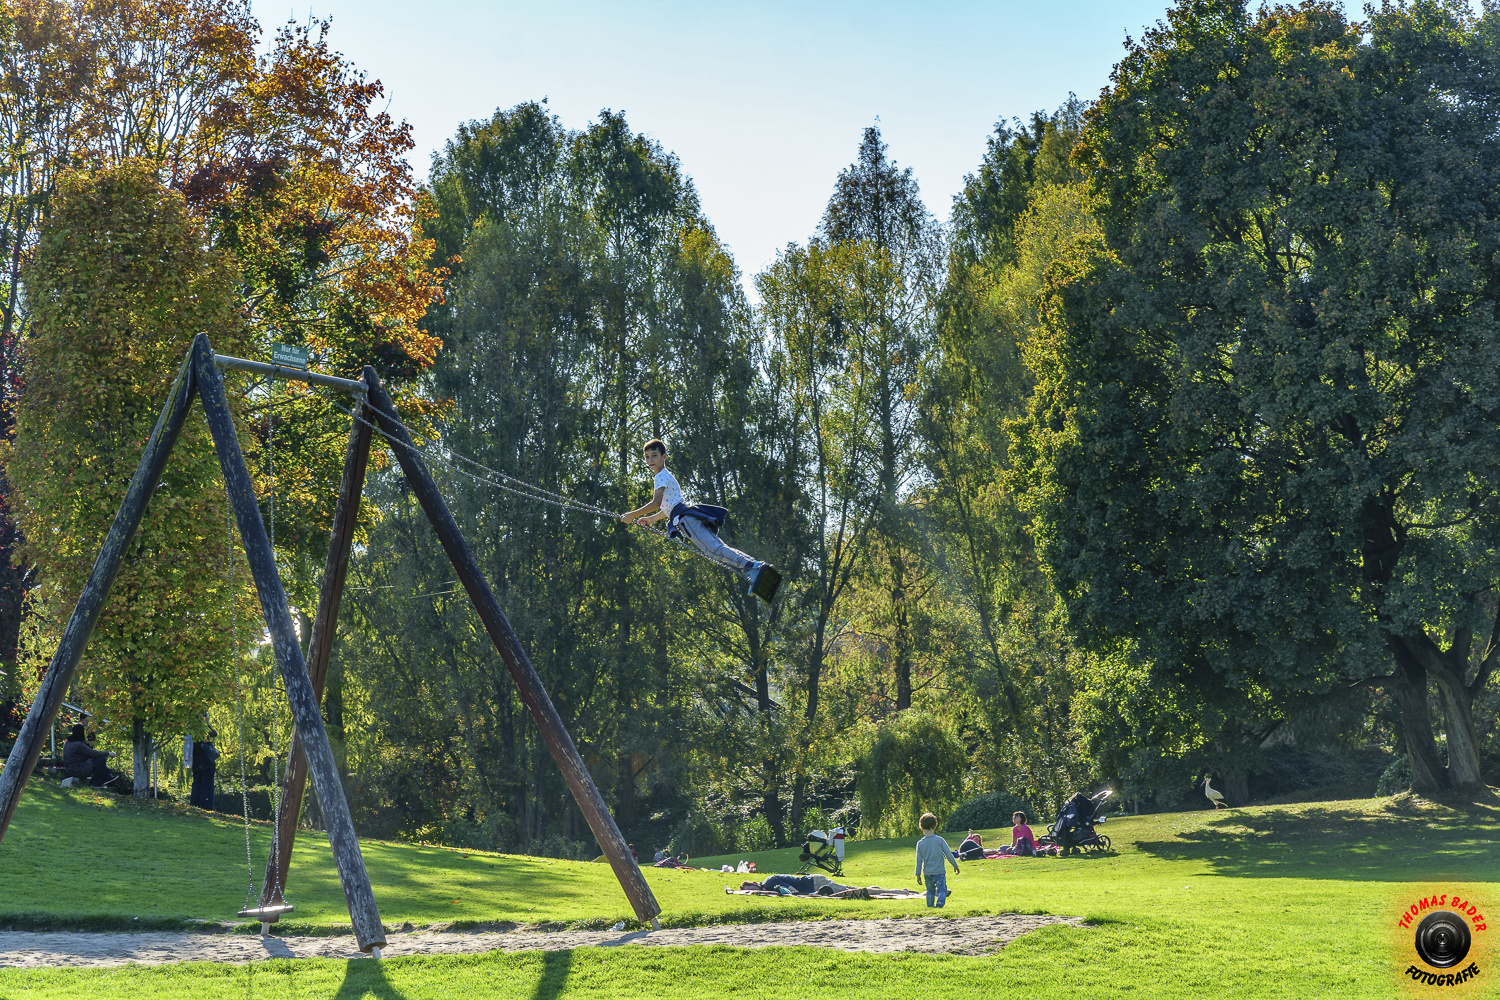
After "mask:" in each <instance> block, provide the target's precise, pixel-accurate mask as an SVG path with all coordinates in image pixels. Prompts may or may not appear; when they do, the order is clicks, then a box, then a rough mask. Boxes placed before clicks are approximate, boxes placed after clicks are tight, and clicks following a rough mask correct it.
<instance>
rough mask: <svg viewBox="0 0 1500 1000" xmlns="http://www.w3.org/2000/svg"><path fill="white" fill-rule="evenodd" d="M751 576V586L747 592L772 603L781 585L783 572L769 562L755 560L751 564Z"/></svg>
mask: <svg viewBox="0 0 1500 1000" xmlns="http://www.w3.org/2000/svg"><path fill="white" fill-rule="evenodd" d="M749 576H750V587H749V589H748V590H746V591H745V592H746V593H747V594H754V595H755V596H756V597H759V598H760V599H761V600H762V601H765V602H766V603H767V604H770V603H771V601H772V600H774V599H775V597H776V590H777V588H778V587H780V586H781V574H780V573H779V572H777V570H776V567H775V566H772V565H771V564H770V563H767V562H759V561H757V562H753V563H751V564H750V574H749Z"/></svg>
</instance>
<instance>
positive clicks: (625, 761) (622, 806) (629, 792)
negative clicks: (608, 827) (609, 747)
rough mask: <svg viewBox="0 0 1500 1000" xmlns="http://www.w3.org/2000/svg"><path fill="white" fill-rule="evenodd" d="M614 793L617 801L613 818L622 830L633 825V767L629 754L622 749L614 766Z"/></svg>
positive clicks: (634, 818) (634, 814) (634, 817)
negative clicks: (617, 762)
mask: <svg viewBox="0 0 1500 1000" xmlns="http://www.w3.org/2000/svg"><path fill="white" fill-rule="evenodd" d="M615 780H616V784H615V794H616V796H617V797H618V800H619V801H618V802H617V803H616V805H615V820H616V823H617V825H618V826H619V827H620V829H621V830H622V831H623V830H625V829H627V828H629V827H632V826H635V820H636V811H635V769H634V767H632V766H631V754H629V753H626V752H624V751H622V752H621V754H620V762H619V764H618V765H617V766H616V768H615Z"/></svg>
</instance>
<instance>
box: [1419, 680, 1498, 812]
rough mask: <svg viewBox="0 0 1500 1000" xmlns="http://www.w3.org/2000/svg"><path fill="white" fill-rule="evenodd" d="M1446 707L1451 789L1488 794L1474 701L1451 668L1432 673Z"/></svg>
mask: <svg viewBox="0 0 1500 1000" xmlns="http://www.w3.org/2000/svg"><path fill="white" fill-rule="evenodd" d="M1429 674H1430V675H1431V677H1432V679H1433V680H1434V681H1436V682H1437V689H1438V696H1439V698H1441V699H1442V704H1443V729H1444V731H1445V732H1446V733H1447V735H1448V785H1449V787H1450V788H1453V789H1456V790H1459V791H1464V792H1487V791H1488V790H1489V786H1488V785H1487V784H1485V780H1484V775H1483V773H1482V772H1481V770H1480V766H1479V733H1478V731H1477V730H1476V729H1475V727H1474V699H1473V698H1472V697H1471V696H1470V694H1469V691H1468V688H1467V687H1466V686H1465V685H1464V675H1463V673H1462V672H1456V671H1454V670H1453V669H1451V667H1449V668H1444V669H1435V670H1430V671H1429Z"/></svg>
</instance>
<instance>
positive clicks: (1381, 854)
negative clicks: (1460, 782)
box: [0, 782, 1500, 1000]
mask: <svg viewBox="0 0 1500 1000" xmlns="http://www.w3.org/2000/svg"><path fill="white" fill-rule="evenodd" d="M1104 830H1105V832H1108V833H1109V834H1110V836H1111V837H1112V838H1113V839H1114V841H1115V845H1116V847H1117V849H1118V850H1117V853H1116V854H1115V855H1113V856H1104V857H1091V858H1069V859H1018V860H1013V861H987V862H978V863H973V864H967V865H965V866H964V869H963V873H962V874H961V875H959V876H957V877H953V876H951V875H950V886H951V887H952V888H953V890H954V892H955V895H954V897H953V899H952V900H951V902H950V904H949V907H948V909H947V910H946V914H947V915H949V916H963V915H968V914H981V913H997V912H1006V911H1020V912H1035V913H1056V914H1069V915H1078V916H1082V917H1085V918H1086V919H1087V920H1088V921H1089V922H1090V924H1091V926H1089V927H1085V928H1076V929H1075V928H1071V927H1051V928H1047V929H1044V930H1042V931H1039V932H1037V933H1035V934H1032V935H1028V936H1027V937H1025V938H1023V939H1021V940H1019V941H1017V942H1016V943H1014V944H1012V945H1011V946H1009V947H1008V948H1006V949H1005V951H1004V952H1002V953H1001V954H999V955H997V956H993V957H987V958H960V957H938V956H916V955H911V956H880V955H851V954H844V953H830V952H826V951H820V950H816V949H810V948H791V949H767V950H758V951H743V950H739V949H732V948H707V947H698V948H670V949H649V950H648V949H629V948H627V949H620V950H613V949H579V950H577V951H573V952H559V953H554V954H550V955H539V954H513V955H504V954H490V955H483V956H464V957H453V958H410V959H391V960H386V961H383V962H381V963H374V962H369V961H356V962H350V963H345V962H334V961H322V960H317V961H301V962H269V963H264V964H259V965H256V966H254V967H224V966H213V965H207V964H186V965H180V966H168V967H157V968H134V969H125V970H59V971H48V972H19V971H11V972H5V971H0V998H7V1000H8V998H12V997H15V998H20V997H27V998H30V997H54V996H82V995H96V994H105V995H109V996H120V997H135V996H141V997H146V996H152V997H156V996H164V997H170V996H177V995H182V996H187V995H189V994H191V995H192V996H194V997H201V998H205V1000H206V998H211V997H220V996H226V997H227V996H234V997H247V996H255V997H261V996H264V997H282V996H286V997H328V996H336V997H340V998H354V997H364V996H373V997H377V998H405V1000H417V998H420V997H471V996H472V997H480V996H484V997H490V996H495V997H512V996H514V997H523V998H531V1000H536V998H552V997H565V996H566V997H573V996H577V997H617V996H618V997H627V996H629V997H637V996H650V995H660V996H670V997H698V996H710V995H712V996H717V995H719V994H723V993H726V992H727V991H734V992H736V993H742V994H745V995H750V996H765V997H788V998H793V997H795V998H801V997H805V996H810V995H814V994H819V993H828V994H832V995H837V996H839V997H840V998H843V997H904V996H933V997H938V996H944V997H955V996H968V995H979V996H1016V997H1019V996H1023V995H1029V996H1043V997H1051V996H1059V997H1060V996H1069V995H1074V994H1076V995H1080V996H1086V997H1089V998H1097V997H1184V998H1196V997H1203V996H1209V995H1212V996H1213V997H1215V998H1216V1000H1217V998H1220V997H1247V998H1249V997H1254V998H1256V1000H1261V998H1265V997H1268V996H1285V997H1388V996H1394V995H1399V993H1400V984H1399V980H1398V978H1397V975H1398V974H1399V972H1400V971H1401V969H1400V968H1396V958H1395V953H1396V942H1397V941H1399V940H1400V934H1398V933H1397V932H1396V931H1395V930H1394V924H1395V919H1396V917H1397V915H1398V908H1399V907H1400V906H1402V905H1404V903H1405V901H1406V900H1407V898H1408V897H1412V896H1421V895H1426V894H1429V893H1436V892H1445V891H1446V892H1451V891H1452V890H1453V887H1461V889H1462V891H1463V893H1464V894H1465V896H1466V897H1472V898H1475V899H1477V900H1480V901H1483V902H1488V903H1490V904H1492V905H1493V904H1495V903H1496V902H1497V901H1500V892H1497V891H1496V890H1497V885H1500V809H1495V808H1492V807H1482V806H1474V807H1464V808H1462V809H1458V808H1449V807H1446V806H1441V805H1434V804H1428V803H1420V802H1414V801H1412V800H1409V799H1372V800H1360V801H1350V802H1326V803H1308V804H1299V805H1288V806H1265V807H1256V808H1250V809H1238V810H1233V811H1220V812H1218V813H1213V812H1209V811H1203V812H1191V813H1171V814H1162V815H1155V816H1140V817H1118V818H1116V819H1113V820H1110V821H1109V822H1108V823H1107V824H1106V825H1105V827H1104ZM265 837H266V828H265V827H257V828H256V840H257V842H256V844H255V850H254V857H255V859H256V861H257V864H259V863H260V861H261V860H262V859H263V857H264V850H265ZM955 839H956V838H955ZM364 846H365V858H366V862H367V864H368V865H369V868H370V875H371V879H372V881H373V882H374V885H375V894H376V899H377V901H378V902H379V904H380V907H381V913H382V916H383V917H384V919H385V921H386V923H387V925H389V926H392V927H399V926H401V925H403V924H408V923H409V924H412V925H414V926H423V925H427V924H432V923H440V922H450V921H475V922H488V921H517V922H540V921H558V922H566V923H580V922H582V923H586V924H592V925H596V926H599V925H606V924H609V923H613V922H614V921H615V920H618V919H622V918H627V917H629V916H630V908H629V905H628V904H627V903H626V900H625V898H624V895H623V894H622V893H621V891H620V889H619V887H618V885H617V884H616V883H615V881H614V877H613V875H612V873H611V872H610V870H609V868H608V866H606V865H602V864H590V863H579V862H565V861H549V860H547V859H542V858H524V857H513V856H507V855H496V854H488V853H483V852H475V851H455V850H449V849H445V848H432V847H423V846H417V845H403V844H387V843H378V842H366V843H365V845H364ZM244 850H245V845H244V838H243V832H242V828H241V827H240V826H239V825H237V824H236V823H233V822H223V821H219V820H216V819H212V818H206V817H203V816H202V815H201V814H192V815H189V814H185V813H183V812H181V811H178V810H173V809H171V808H166V809H163V808H156V807H153V806H147V807H144V808H142V807H138V806H136V805H135V804H134V803H131V802H128V801H122V800H119V799H115V798H114V797H112V796H102V797H101V796H95V795H93V794H92V793H88V792H84V793H71V794H70V793H65V792H61V791H58V790H56V789H55V787H54V786H49V785H44V784H42V783H40V782H33V783H32V785H31V786H30V787H29V788H28V790H27V795H26V797H25V799H23V801H22V804H21V807H20V809H19V810H18V812H17V814H16V818H15V821H14V823H13V824H12V826H11V829H10V831H9V832H8V833H7V835H6V838H5V841H4V842H3V843H0V926H5V925H6V924H7V923H13V924H16V925H30V926H36V925H37V924H38V921H39V920H41V919H43V918H42V917H41V916H40V915H50V916H49V917H47V918H46V919H51V920H53V921H54V922H55V923H56V924H57V925H58V926H68V925H71V926H89V925H93V926H120V925H124V924H130V925H136V924H142V923H150V924H162V923H170V922H172V921H174V920H178V919H213V920H226V919H233V914H234V911H235V910H236V909H237V908H238V907H239V906H240V905H241V904H242V901H243V899H244V895H245V881H246V878H245V867H244V866H245V860H244ZM795 854H796V852H795V851H794V850H790V851H767V852H762V853H759V854H754V855H743V857H747V858H750V859H752V860H754V861H756V863H757V865H758V867H759V869H760V871H761V872H771V871H788V870H791V869H792V868H793V867H795V864H796V860H795ZM740 857H741V856H740V855H736V856H733V857H726V858H723V859H703V860H704V863H708V862H709V861H710V860H712V861H716V862H717V861H723V862H735V861H738V860H739V859H740ZM911 857H912V847H911V841H909V840H906V841H869V842H854V843H851V844H850V845H849V856H848V860H847V862H846V869H847V873H848V878H847V881H850V882H853V883H855V884H871V883H875V884H881V885H887V886H899V885H912V882H911ZM646 877H647V879H648V880H649V881H650V882H651V885H652V888H653V890H654V891H655V892H656V895H657V898H658V900H659V901H660V902H661V904H662V907H663V910H664V913H663V922H664V923H667V924H669V925H670V924H689V923H702V922H705V921H712V920H723V921H735V920H740V921H743V920H756V919H775V918H784V917H799V918H804V919H819V918H823V917H828V916H841V917H872V916H890V915H896V914H909V915H925V914H926V913H927V912H928V911H927V910H926V908H925V906H924V905H923V903H922V901H921V900H917V901H915V902H907V901H875V902H811V901H800V900H767V901H760V900H757V899H754V898H752V897H742V896H729V895H726V894H725V893H724V886H725V885H726V884H731V883H738V881H739V880H740V876H734V877H730V876H726V875H720V874H709V873H701V872H671V871H664V870H658V869H647V873H646ZM288 896H289V897H290V898H291V900H292V901H293V902H294V903H295V904H296V905H297V913H296V915H295V916H296V926H297V927H298V928H299V929H304V930H305V929H313V928H326V929H332V928H335V927H337V926H339V925H342V924H345V923H347V919H348V918H347V914H346V913H345V912H344V909H343V902H342V897H341V895H340V893H339V889H338V880H337V876H336V874H335V872H334V869H333V865H332V862H331V860H330V857H329V852H328V848H327V844H326V841H324V842H322V843H319V842H318V839H317V838H315V837H313V836H311V835H304V836H302V837H299V838H298V842H297V849H296V852H295V854H294V856H293V863H292V872H291V876H290V878H289V888H288ZM7 915H9V920H8V919H7ZM137 918H139V920H137ZM1494 936H1495V934H1494V932H1491V934H1490V937H1494ZM1475 957H1476V959H1477V960H1478V964H1479V965H1480V967H1481V969H1482V970H1483V974H1482V976H1481V978H1480V979H1478V980H1475V981H1474V982H1473V983H1470V984H1468V987H1469V988H1468V989H1466V990H1458V989H1454V990H1446V991H1445V990H1441V989H1438V990H1432V989H1430V988H1429V989H1428V990H1427V991H1426V992H1428V993H1430V994H1432V995H1436V994H1437V993H1442V994H1443V995H1445V996H1449V995H1463V996H1500V989H1497V988H1496V987H1497V984H1500V968H1496V967H1495V959H1496V958H1500V948H1496V947H1495V946H1494V943H1493V941H1492V940H1490V938H1488V937H1486V936H1485V935H1484V934H1483V933H1481V934H1479V935H1477V937H1476V952H1475ZM1486 963H1488V967H1486ZM1404 967H1405V966H1404V965H1402V966H1401V968H1404Z"/></svg>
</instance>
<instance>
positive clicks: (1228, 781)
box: [1224, 771, 1250, 806]
mask: <svg viewBox="0 0 1500 1000" xmlns="http://www.w3.org/2000/svg"><path fill="white" fill-rule="evenodd" d="M1249 801H1250V776H1249V775H1247V774H1246V773H1245V772H1244V771H1231V772H1229V773H1227V774H1225V775H1224V803H1225V804H1226V805H1231V806H1242V805H1244V804H1245V803H1247V802H1249Z"/></svg>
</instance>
